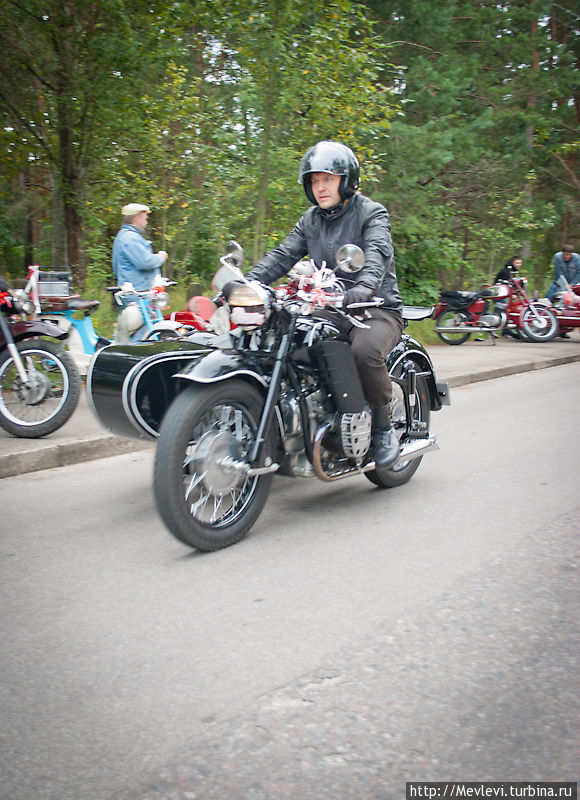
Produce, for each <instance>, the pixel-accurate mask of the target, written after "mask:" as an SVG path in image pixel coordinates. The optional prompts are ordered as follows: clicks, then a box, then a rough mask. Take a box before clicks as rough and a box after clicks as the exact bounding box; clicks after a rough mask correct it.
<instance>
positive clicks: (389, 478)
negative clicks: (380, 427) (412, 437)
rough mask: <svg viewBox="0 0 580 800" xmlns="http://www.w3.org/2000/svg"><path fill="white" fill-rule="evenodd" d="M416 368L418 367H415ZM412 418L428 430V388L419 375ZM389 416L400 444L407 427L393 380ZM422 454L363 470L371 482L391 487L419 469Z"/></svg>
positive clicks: (402, 403)
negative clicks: (386, 465)
mask: <svg viewBox="0 0 580 800" xmlns="http://www.w3.org/2000/svg"><path fill="white" fill-rule="evenodd" d="M417 369H418V368H417ZM415 397H416V401H415V409H414V415H413V419H415V420H419V421H421V422H424V423H426V430H427V431H428V430H429V421H430V419H431V405H430V400H429V389H428V387H427V381H426V380H425V378H424V377H423V376H421V375H419V376H418V377H417V392H416V395H415ZM391 417H392V424H393V427H394V429H395V430H396V431H397V434H398V436H399V441H400V442H401V444H403V443H404V441H405V431H406V429H407V420H406V417H407V415H406V411H405V402H404V399H403V390H402V388H401V387H400V386H399V384H398V383H395V381H393V403H392V407H391ZM421 461H422V456H420V457H419V458H413V459H410V460H407V461H402V462H401V461H397V463H396V464H395V466H394V467H391V468H390V469H373V470H371V471H370V472H365V475H366V477H367V478H368V479H369V481H370V482H371V483H374V484H375V485H376V486H380V487H381V488H383V489H393V488H394V487H396V486H402V485H403V484H404V483H407V481H409V480H410V479H411V478H412V477H413V475H414V474H415V472H417V470H418V469H419V464H420V463H421Z"/></svg>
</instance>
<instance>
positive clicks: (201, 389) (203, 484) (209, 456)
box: [153, 380, 272, 551]
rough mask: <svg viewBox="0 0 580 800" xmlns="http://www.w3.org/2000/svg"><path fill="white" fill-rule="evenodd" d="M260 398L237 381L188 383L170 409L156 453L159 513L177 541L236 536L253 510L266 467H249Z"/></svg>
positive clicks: (215, 546)
mask: <svg viewBox="0 0 580 800" xmlns="http://www.w3.org/2000/svg"><path fill="white" fill-rule="evenodd" d="M263 404H264V400H263V397H262V396H261V395H260V393H259V392H258V391H257V390H256V389H254V388H253V387H252V386H250V385H249V384H246V383H243V382H242V381H234V380H227V381H224V382H222V383H219V384H217V385H214V386H198V385H192V386H189V387H188V388H186V389H185V390H184V391H182V392H181V393H180V394H179V395H178V396H177V397H176V398H175V400H174V402H173V403H172V405H171V406H170V408H169V410H168V411H167V413H166V415H165V418H164V420H163V424H162V425H161V429H160V432H159V443H158V446H157V452H156V455H155V469H154V477H153V482H154V489H155V499H156V502H157V509H158V511H159V514H160V515H161V518H162V519H163V521H164V522H165V524H166V525H167V527H168V528H169V530H170V531H171V533H172V534H173V535H174V536H175V537H176V538H177V539H179V541H181V542H183V543H184V544H187V545H189V546H190V547H195V548H196V549H198V550H203V551H211V550H219V549H220V548H222V547H227V546H228V545H231V544H235V543H236V542H239V541H240V539H242V538H243V537H244V536H245V534H246V533H247V532H248V531H249V530H250V528H251V527H252V525H253V524H254V522H255V521H256V519H257V518H258V516H259V514H260V512H261V511H262V508H263V507H264V504H265V502H266V498H267V496H268V492H269V490H270V484H271V481H272V475H271V474H263V475H253V476H248V474H247V460H248V456H249V453H250V451H251V449H252V445H253V444H254V441H255V438H256V431H257V429H258V423H259V420H260V414H261V411H262V407H263Z"/></svg>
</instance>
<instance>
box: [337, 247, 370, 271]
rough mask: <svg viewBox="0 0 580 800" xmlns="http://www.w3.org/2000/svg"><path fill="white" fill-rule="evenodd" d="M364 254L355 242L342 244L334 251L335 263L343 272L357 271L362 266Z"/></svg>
mask: <svg viewBox="0 0 580 800" xmlns="http://www.w3.org/2000/svg"><path fill="white" fill-rule="evenodd" d="M364 263H365V254H364V252H363V251H362V250H361V249H360V247H359V246H358V245H356V244H343V245H342V247H339V249H338V250H337V253H336V265H337V266H338V268H339V269H341V270H342V271H343V272H358V271H359V270H360V269H362V268H363V267H364Z"/></svg>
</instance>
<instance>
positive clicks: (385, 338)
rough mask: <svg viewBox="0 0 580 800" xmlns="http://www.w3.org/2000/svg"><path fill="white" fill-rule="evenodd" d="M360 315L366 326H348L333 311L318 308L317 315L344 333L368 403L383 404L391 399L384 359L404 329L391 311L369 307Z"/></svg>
mask: <svg viewBox="0 0 580 800" xmlns="http://www.w3.org/2000/svg"><path fill="white" fill-rule="evenodd" d="M368 314H369V315H370V316H367V314H366V313H365V314H364V316H362V315H361V317H362V318H361V322H364V324H365V325H368V328H357V327H355V326H350V325H348V324H347V323H346V320H344V319H341V318H339V317H338V314H336V313H333V312H332V311H326V309H325V310H324V311H322V312H319V313H318V314H317V316H320V317H323V318H326V319H330V320H332V323H333V325H336V327H337V328H338V329H339V330H340V331H341V332H342V334H343V335H344V336H347V337H348V338H349V339H350V341H351V345H352V353H353V356H354V360H355V363H356V367H357V370H358V374H359V377H360V380H361V384H362V388H363V392H364V395H365V398H366V400H367V402H368V403H369V404H370V405H371V406H384V405H387V403H390V402H391V399H392V397H393V384H392V382H391V379H390V377H389V371H388V369H387V366H386V363H385V359H386V357H387V355H388V354H389V353H390V351H391V350H392V349H393V347H394V346H395V345H396V344H397V343H398V341H399V339H400V338H401V334H402V332H403V320H402V319H401V318H400V317H398V316H397V315H396V314H393V312H392V311H387V310H386V309H384V308H372V309H370V310H369V311H368Z"/></svg>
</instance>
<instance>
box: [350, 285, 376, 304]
mask: <svg viewBox="0 0 580 800" xmlns="http://www.w3.org/2000/svg"><path fill="white" fill-rule="evenodd" d="M374 294H375V290H374V289H371V287H370V286H365V284H364V283H357V284H355V285H354V286H353V287H352V289H349V290H348V292H347V293H346V294H345V296H344V305H345V306H346V307H347V308H348V306H349V305H351V303H368V302H369V300H372V299H373V297H374Z"/></svg>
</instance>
